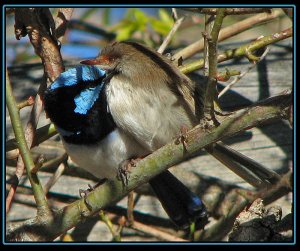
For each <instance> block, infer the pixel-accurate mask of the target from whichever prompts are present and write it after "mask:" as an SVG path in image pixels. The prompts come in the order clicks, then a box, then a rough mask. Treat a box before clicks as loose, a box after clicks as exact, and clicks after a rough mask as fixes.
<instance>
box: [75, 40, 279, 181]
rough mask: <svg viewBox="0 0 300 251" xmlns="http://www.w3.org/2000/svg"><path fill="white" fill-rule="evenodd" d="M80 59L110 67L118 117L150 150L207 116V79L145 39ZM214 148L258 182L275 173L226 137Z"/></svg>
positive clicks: (110, 93)
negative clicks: (184, 69) (182, 67)
mask: <svg viewBox="0 0 300 251" xmlns="http://www.w3.org/2000/svg"><path fill="white" fill-rule="evenodd" d="M81 63H82V64H85V65H94V66H97V67H99V68H102V69H104V70H105V71H106V73H107V75H108V78H107V80H108V81H107V83H106V84H105V95H106V99H107V105H108V109H109V112H110V114H111V116H112V118H113V120H114V122H115V123H116V125H117V127H118V128H119V129H121V130H123V131H124V132H125V133H126V135H127V136H128V135H130V136H131V137H132V138H133V139H135V140H136V141H137V142H138V143H139V144H140V145H142V146H143V147H144V148H145V149H147V150H148V151H150V152H153V151H155V150H157V149H158V148H160V147H162V146H163V145H165V144H167V143H169V142H171V140H174V139H175V138H176V137H177V138H178V136H179V133H180V131H181V130H182V128H186V129H191V128H193V127H194V126H196V125H197V124H199V123H200V120H201V119H202V118H203V116H204V114H203V110H204V107H203V95H204V91H203V84H204V83H199V81H198V82H197V81H192V80H191V79H190V78H189V77H187V76H186V75H185V74H183V73H181V72H180V70H179V69H178V67H176V66H175V65H174V64H172V62H171V61H170V60H169V59H167V58H166V57H164V56H163V55H161V54H159V53H157V52H156V51H154V50H153V49H151V48H148V47H146V46H144V45H142V44H139V43H135V42H114V43H112V44H110V45H108V46H106V47H105V48H103V49H102V50H101V53H100V54H99V55H98V56H97V57H96V58H95V59H88V60H84V61H82V62H81ZM202 82H203V79H202ZM210 153H211V154H212V155H213V156H214V157H216V158H217V159H219V160H220V156H224V154H225V155H226V156H230V158H231V159H232V160H233V161H235V162H237V163H239V165H241V166H240V167H239V168H241V169H240V170H239V171H238V172H237V173H238V174H239V175H240V176H242V177H243V173H245V172H247V173H249V175H251V176H250V178H248V179H249V180H250V179H255V180H256V181H257V183H262V182H264V181H266V182H269V180H271V179H272V178H273V177H274V176H276V174H274V172H272V171H271V170H268V169H266V168H265V167H263V166H262V165H260V164H259V163H257V162H255V161H253V160H251V159H250V158H248V157H247V156H244V155H243V154H241V153H239V152H237V151H235V150H233V149H231V148H230V147H228V146H227V145H225V144H223V143H222V142H218V143H216V144H214V146H213V147H212V150H211V151H210ZM221 162H222V160H221ZM222 163H225V162H224V161H223V162H222ZM226 163H227V162H226ZM233 164H234V165H236V163H233ZM228 167H229V168H231V167H230V166H228ZM245 168H246V169H247V170H245ZM241 170H242V171H241ZM248 177H249V176H248ZM258 177H260V178H261V177H262V180H261V179H260V178H258ZM245 178H246V176H245Z"/></svg>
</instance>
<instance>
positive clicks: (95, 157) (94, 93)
mask: <svg viewBox="0 0 300 251" xmlns="http://www.w3.org/2000/svg"><path fill="white" fill-rule="evenodd" d="M124 45H126V46H130V45H127V44H124ZM129 52H131V51H129ZM116 53H121V51H119V50H117V51H116ZM114 56H115V60H118V58H117V56H118V55H117V54H115V55H114ZM142 59H143V58H142ZM109 60H111V61H112V60H114V59H113V58H109ZM130 62H131V61H130ZM134 65H136V67H137V65H139V62H134ZM132 66H133V65H132ZM132 66H130V67H132ZM138 67H140V66H138ZM143 67H145V65H143ZM103 68H104V70H102V69H101V68H99V67H95V66H78V67H76V68H72V69H69V70H68V71H66V72H63V73H62V74H61V75H60V76H59V77H58V78H57V79H56V81H55V82H53V84H52V85H51V86H50V87H49V88H48V89H47V90H46V91H45V94H44V108H45V111H46V113H47V115H48V117H49V118H50V119H51V121H52V122H53V123H54V124H55V126H56V128H57V131H58V132H59V134H60V136H61V139H62V142H63V145H64V147H65V149H66V151H67V153H68V155H69V156H70V157H71V159H72V160H73V161H74V162H75V163H76V164H77V165H78V166H80V167H81V168H83V169H85V170H87V171H88V172H90V173H91V174H93V175H94V176H96V177H98V178H99V179H103V178H106V179H112V178H115V177H116V176H117V174H118V168H119V166H120V164H121V163H122V162H123V161H126V160H128V159H131V158H136V157H140V156H145V155H147V154H149V153H151V152H152V151H153V150H155V149H157V148H158V147H159V146H161V145H162V144H163V143H164V141H163V142H160V141H161V139H160V138H161V137H162V133H163V132H165V133H166V134H167V136H166V137H168V136H169V134H168V132H167V130H165V129H164V128H160V129H161V130H164V131H160V129H158V130H157V132H156V133H157V134H158V136H157V137H156V136H155V135H153V133H152V131H153V129H151V131H150V132H149V133H148V134H147V132H146V133H145V130H144V129H143V128H144V127H145V123H147V122H148V123H151V124H153V123H154V124H155V123H156V122H155V118H157V116H163V117H165V118H166V119H167V118H168V117H170V115H169V114H168V113H167V111H164V110H163V109H161V110H159V111H156V109H153V110H150V111H149V109H148V107H151V104H152V106H156V105H157V104H156V102H158V101H160V99H161V98H163V95H166V96H165V97H164V99H165V100H164V102H165V104H166V105H167V103H168V101H170V102H171V103H172V102H173V101H174V100H173V99H171V100H169V99H168V97H167V95H168V93H167V90H165V89H162V90H161V91H162V92H161V94H160V95H159V96H154V97H151V96H149V97H148V99H147V102H146V104H144V102H145V98H146V96H145V95H148V94H149V93H148V91H147V90H144V91H143V89H144V88H147V89H149V88H150V89H151V88H152V87H151V86H149V83H148V82H145V86H144V87H143V86H142V85H141V86H135V88H136V90H134V89H135V88H133V86H131V84H130V76H126V75H124V76H123V77H122V76H121V75H119V77H120V78H121V79H119V78H117V79H116V80H114V78H116V76H118V75H114V76H112V75H110V74H111V72H110V71H108V72H106V69H107V68H106V67H103ZM122 69H123V70H125V69H126V65H125V64H124V65H122ZM138 69H139V68H138ZM108 70H109V69H108ZM115 70H120V67H118V68H117V69H115ZM144 70H145V73H144V77H150V78H152V77H151V74H153V71H150V72H149V71H148V70H147V68H144ZM150 70H151V69H150ZM149 73H150V75H149ZM112 77H113V78H112ZM127 77H128V78H129V79H127ZM153 78H154V79H156V76H153ZM104 80H105V81H108V82H107V83H109V81H110V82H111V81H113V83H116V84H117V85H118V86H119V87H117V86H116V87H114V88H111V83H109V84H107V83H106V82H105V81H104ZM140 80H142V76H140ZM151 83H152V82H151ZM141 84H142V83H141ZM153 84H157V83H155V82H153ZM118 88H121V90H118ZM126 88H128V92H132V93H131V94H129V93H126V95H124V93H123V91H122V90H123V89H126ZM137 90H140V92H139V93H138V92H137ZM174 91H176V90H175V89H174ZM177 92H180V90H178V91H177ZM154 94H155V92H154V93H153V95H154ZM115 95H116V96H115ZM128 95H129V96H128ZM112 97H113V99H112ZM158 99H159V100H158ZM112 100H113V101H112ZM140 101H141V102H140ZM109 102H113V103H109ZM116 102H118V103H119V105H118V108H116V107H115V103H116ZM173 103H174V102H173ZM173 103H172V104H173ZM145 105H146V107H145V108H146V109H145V111H143V109H142V108H143V106H145ZM121 107H123V112H122V111H121V110H120V109H122V108H121ZM167 108H168V107H167ZM116 109H117V110H118V112H119V113H120V114H117V115H116V114H115V112H116ZM129 109H133V110H132V113H130V112H129ZM184 109H185V108H183V109H182V110H184ZM137 112H141V117H139V118H138V119H141V120H140V121H139V120H137V119H136V113H137ZM148 112H150V113H148ZM157 112H161V113H160V114H157ZM171 112H172V111H171ZM119 116H121V118H122V120H124V121H125V123H126V125H127V129H128V128H132V129H131V130H129V131H130V133H128V130H126V127H125V128H124V127H123V126H122V125H123V124H120V127H119V126H118V123H116V120H117V121H118V122H119V121H120V117H119ZM126 116H127V119H126ZM179 117H180V114H178V116H177V118H179ZM115 118H116V119H115ZM179 119H180V118H179ZM157 122H158V123H159V124H158V125H156V126H158V127H159V125H160V123H161V120H160V119H159V120H158V121H157ZM171 122H172V124H173V123H174V121H169V120H168V119H167V122H166V123H169V124H170V126H171V128H172V126H173V125H171ZM184 122H187V121H186V119H184ZM139 123H141V126H139ZM152 126H153V127H154V126H155V125H152ZM161 126H162V127H164V126H166V125H164V124H163V125H161ZM124 129H125V130H124ZM134 130H137V131H136V133H137V135H141V136H142V135H146V137H141V138H140V137H136V135H135V134H133V133H132V131H134ZM170 130H171V129H170ZM173 130H175V129H173ZM149 137H152V141H153V142H152V143H151V142H149ZM169 137H170V136H169ZM149 183H150V185H151V187H152V188H153V190H154V192H155V193H156V195H157V197H158V199H159V200H160V202H161V204H162V206H163V207H164V209H165V210H166V212H167V214H168V215H169V217H170V218H171V219H172V221H173V222H174V223H175V224H176V225H178V226H179V227H183V228H186V227H188V226H189V224H190V223H191V222H196V223H200V222H201V223H203V222H204V221H206V220H207V213H206V208H205V205H204V204H203V202H202V201H201V199H200V198H199V197H198V196H197V195H196V194H194V193H193V192H191V191H190V190H189V189H188V188H187V187H186V186H184V185H183V183H182V182H181V181H179V180H178V179H177V178H176V177H175V176H174V175H172V174H171V173H170V172H169V171H165V172H162V173H161V174H159V175H157V176H156V177H154V178H153V179H151V180H150V181H149ZM201 223H200V224H201Z"/></svg>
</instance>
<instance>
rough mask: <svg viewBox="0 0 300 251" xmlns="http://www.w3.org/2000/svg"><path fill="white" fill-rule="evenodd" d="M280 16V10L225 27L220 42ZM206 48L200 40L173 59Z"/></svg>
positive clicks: (189, 55) (185, 57)
mask: <svg viewBox="0 0 300 251" xmlns="http://www.w3.org/2000/svg"><path fill="white" fill-rule="evenodd" d="M280 15H282V12H281V11H280V10H275V11H273V12H272V13H261V14H258V15H255V16H253V17H249V18H247V19H245V20H242V21H240V22H237V23H235V24H233V25H230V26H228V27H225V28H223V29H221V31H220V34H219V38H218V42H221V41H224V40H226V39H228V38H231V37H233V36H235V35H237V34H239V33H241V32H244V31H246V30H248V29H250V28H253V27H255V26H256V25H258V24H264V23H266V22H267V21H271V20H273V19H275V18H278V17H279V16H280ZM203 48H204V41H203V40H199V41H196V42H195V43H193V44H191V45H189V46H187V47H186V48H184V49H182V50H181V51H179V52H177V53H176V54H175V55H174V56H173V58H174V59H175V60H178V59H179V58H182V59H183V60H184V59H187V58H190V57H191V56H193V55H194V54H195V53H198V52H201V51H202V50H203Z"/></svg>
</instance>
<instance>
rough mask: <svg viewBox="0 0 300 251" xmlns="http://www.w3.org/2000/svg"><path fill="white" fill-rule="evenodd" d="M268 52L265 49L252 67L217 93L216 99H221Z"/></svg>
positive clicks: (268, 49) (267, 49)
mask: <svg viewBox="0 0 300 251" xmlns="http://www.w3.org/2000/svg"><path fill="white" fill-rule="evenodd" d="M269 51H270V48H269V47H267V48H266V50H265V51H264V53H263V54H262V55H261V56H260V58H259V60H258V61H255V62H254V63H253V64H252V65H250V66H249V67H248V69H247V70H246V71H244V72H243V73H241V74H240V75H239V76H237V77H236V78H235V79H234V80H233V81H231V83H229V84H228V85H226V87H225V88H224V89H223V90H222V91H221V92H220V93H219V95H218V98H220V97H222V96H223V95H224V94H225V93H226V92H227V91H228V90H230V89H231V88H232V87H233V86H234V85H235V84H236V83H237V82H239V81H240V80H241V79H242V78H243V77H244V76H245V75H246V74H247V73H249V72H250V71H251V70H252V69H253V68H254V67H255V66H256V65H257V64H258V63H259V62H260V61H261V60H263V59H264V58H265V57H266V56H267V54H268V52H269Z"/></svg>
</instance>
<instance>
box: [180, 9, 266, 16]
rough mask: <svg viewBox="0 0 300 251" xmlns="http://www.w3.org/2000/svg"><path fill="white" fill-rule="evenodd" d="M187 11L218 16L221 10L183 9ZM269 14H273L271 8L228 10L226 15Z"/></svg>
mask: <svg viewBox="0 0 300 251" xmlns="http://www.w3.org/2000/svg"><path fill="white" fill-rule="evenodd" d="M181 9H183V10H186V11H192V12H196V13H202V14H208V15H216V14H217V12H218V10H219V8H181ZM261 12H267V13H271V8H226V12H225V13H224V14H225V15H245V14H254V13H261Z"/></svg>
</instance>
